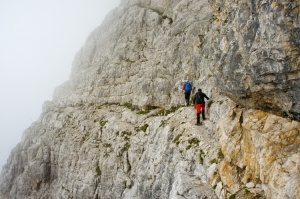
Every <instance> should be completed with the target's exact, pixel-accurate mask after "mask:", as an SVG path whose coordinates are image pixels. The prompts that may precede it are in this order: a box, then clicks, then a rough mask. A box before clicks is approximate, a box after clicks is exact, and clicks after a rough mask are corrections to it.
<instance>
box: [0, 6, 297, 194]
mask: <svg viewBox="0 0 300 199" xmlns="http://www.w3.org/2000/svg"><path fill="white" fill-rule="evenodd" d="M299 6H300V2H299V1H288V0H282V1H280V2H279V1H271V0H269V1H268V0H259V1H258V0H252V1H235V0H226V1H225V0H224V1H222V0H208V1H207V0H163V1H162V0H160V1H158V0H123V1H122V3H121V5H120V6H119V7H118V8H117V9H115V10H114V11H112V12H111V13H110V14H109V15H108V16H107V17H106V20H105V21H104V23H103V24H102V25H101V26H100V27H99V28H97V29H96V30H95V31H94V32H92V33H91V34H90V36H89V37H88V39H87V41H86V44H85V45H84V46H83V47H82V49H81V50H80V51H79V52H78V53H77V55H76V57H75V60H74V63H73V68H72V72H71V76H70V79H69V80H68V81H67V82H66V83H64V84H63V85H61V86H60V87H58V88H57V89H56V90H55V92H54V100H53V101H52V102H46V103H45V105H44V107H43V113H42V114H41V116H40V118H39V120H38V121H36V122H35V123H34V124H33V125H32V126H31V127H29V128H28V129H27V130H26V131H25V132H24V135H23V139H22V142H21V143H20V144H18V145H17V146H16V147H15V149H14V150H13V151H12V153H11V156H10V158H9V159H8V162H7V164H6V165H5V166H4V168H3V169H2V173H1V176H0V177H1V178H0V199H2V198H3V199H4V198H5V199H6V198H24V199H26V198H28V199H29V198H30V199H32V198H78V199H79V198H80V199H81V198H102V199H103V198H126V199H132V198H137V199H140V198H172V199H174V198H177V199H182V198H254V197H256V198H259V197H261V198H278V199H281V198H299V196H300V178H299V176H300V170H299V167H300V151H299V147H300V131H299V129H300V123H299V121H298V120H299V113H300V112H299V111H300V109H299V98H300V96H299V83H300V81H299V77H300V76H299V71H300V70H299V69H300V68H299V43H300V41H299V39H300V35H299V34H300V32H299V25H300V22H299V21H300V20H299ZM184 79H189V80H190V81H192V83H193V86H195V87H196V88H202V90H203V91H204V92H205V93H206V94H207V95H208V96H209V97H210V100H209V101H208V102H207V104H206V107H207V110H206V113H207V118H208V119H207V120H205V121H203V125H202V126H195V125H194V123H195V116H196V115H195V110H194V108H193V107H181V104H183V103H184V99H183V98H184V97H183V94H182V91H181V84H182V81H183V80H184Z"/></svg>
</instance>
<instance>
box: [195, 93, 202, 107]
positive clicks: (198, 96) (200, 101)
mask: <svg viewBox="0 0 300 199" xmlns="http://www.w3.org/2000/svg"><path fill="white" fill-rule="evenodd" d="M195 98H196V100H195V102H196V104H204V102H203V100H202V98H201V96H200V93H198V92H197V93H196V96H195Z"/></svg>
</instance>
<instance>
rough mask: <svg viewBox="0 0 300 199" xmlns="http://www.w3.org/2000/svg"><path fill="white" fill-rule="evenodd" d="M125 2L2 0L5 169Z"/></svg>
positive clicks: (0, 92)
mask: <svg viewBox="0 0 300 199" xmlns="http://www.w3.org/2000/svg"><path fill="white" fill-rule="evenodd" d="M120 1H121V0H52V1H50V0H47V1H41V0H27V1H24V0H0V169H2V166H3V165H4V164H5V163H6V161H7V159H8V157H9V154H10V152H11V150H12V148H13V147H15V146H16V145H17V144H18V143H19V142H20V141H21V137H22V134H23V132H24V130H25V129H26V128H28V127H29V126H30V125H31V123H32V122H35V121H36V120H37V119H38V118H39V116H40V114H41V112H42V105H43V103H44V101H46V100H52V94H53V91H54V88H55V87H57V86H58V85H60V84H61V83H63V82H64V81H67V80H68V78H69V74H70V72H71V65H72V61H73V58H74V56H75V54H76V52H78V51H79V49H80V47H81V46H82V45H83V44H84V42H85V40H86V38H87V36H88V35H89V33H90V32H92V31H93V30H94V29H95V28H96V27H98V26H99V25H100V24H101V22H102V21H103V19H104V18H105V16H106V14H107V13H108V12H109V11H110V10H112V9H113V8H115V7H117V6H118V5H119V4H120Z"/></svg>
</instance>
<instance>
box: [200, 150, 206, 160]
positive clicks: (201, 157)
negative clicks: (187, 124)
mask: <svg viewBox="0 0 300 199" xmlns="http://www.w3.org/2000/svg"><path fill="white" fill-rule="evenodd" d="M204 156H205V154H204V152H203V150H202V149H200V152H199V161H200V164H203V162H204Z"/></svg>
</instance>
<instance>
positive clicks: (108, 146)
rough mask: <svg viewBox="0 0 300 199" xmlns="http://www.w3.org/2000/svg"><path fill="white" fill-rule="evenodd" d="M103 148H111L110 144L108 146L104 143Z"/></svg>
mask: <svg viewBox="0 0 300 199" xmlns="http://www.w3.org/2000/svg"><path fill="white" fill-rule="evenodd" d="M103 146H104V147H106V148H108V147H111V144H109V143H104V144H103Z"/></svg>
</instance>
